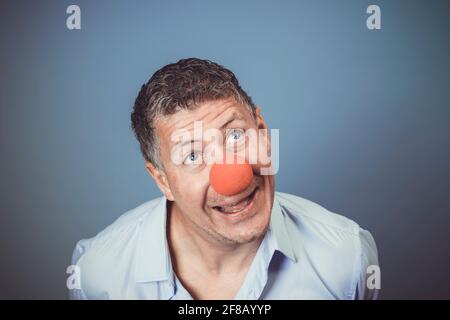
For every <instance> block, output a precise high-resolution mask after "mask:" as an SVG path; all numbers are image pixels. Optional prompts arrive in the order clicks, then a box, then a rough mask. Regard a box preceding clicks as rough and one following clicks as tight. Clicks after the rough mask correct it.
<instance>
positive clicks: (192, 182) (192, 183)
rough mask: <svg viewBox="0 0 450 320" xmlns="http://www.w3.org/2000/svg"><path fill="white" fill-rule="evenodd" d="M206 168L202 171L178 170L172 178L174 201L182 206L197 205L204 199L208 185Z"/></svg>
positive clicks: (190, 206)
mask: <svg viewBox="0 0 450 320" xmlns="http://www.w3.org/2000/svg"><path fill="white" fill-rule="evenodd" d="M206 171H207V170H206V169H205V170H203V171H202V172H196V173H195V174H194V173H184V172H179V173H177V175H176V176H175V177H174V178H173V181H174V183H173V184H174V189H175V190H174V196H175V201H176V202H178V203H179V204H180V205H183V206H184V207H189V208H192V207H197V208H198V207H199V206H201V205H203V203H204V201H205V195H206V191H207V190H208V186H209V175H208V172H209V171H208V172H206Z"/></svg>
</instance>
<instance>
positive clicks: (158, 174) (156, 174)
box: [145, 161, 174, 201]
mask: <svg viewBox="0 0 450 320" xmlns="http://www.w3.org/2000/svg"><path fill="white" fill-rule="evenodd" d="M145 169H146V170H147V172H148V174H149V175H150V176H151V177H152V178H153V180H155V183H156V185H157V186H158V188H159V190H161V192H162V193H163V194H164V195H165V196H166V198H167V199H168V200H170V201H174V197H173V194H172V191H171V189H170V185H169V182H168V180H167V176H166V173H165V172H164V171H162V170H160V169H157V168H156V167H155V166H154V165H153V164H152V163H151V162H149V161H146V162H145Z"/></svg>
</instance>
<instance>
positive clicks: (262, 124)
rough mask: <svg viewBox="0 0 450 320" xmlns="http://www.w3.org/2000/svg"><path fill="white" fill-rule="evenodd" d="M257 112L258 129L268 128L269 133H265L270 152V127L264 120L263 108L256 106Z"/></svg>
mask: <svg viewBox="0 0 450 320" xmlns="http://www.w3.org/2000/svg"><path fill="white" fill-rule="evenodd" d="M255 113H256V126H257V127H258V129H266V130H267V134H266V135H265V140H266V141H265V143H266V146H267V152H268V153H269V154H270V151H271V149H272V148H271V143H270V139H269V127H267V125H266V122H265V121H264V118H263V116H262V115H261V108H260V107H258V106H256V108H255Z"/></svg>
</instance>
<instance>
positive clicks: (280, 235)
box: [135, 193, 297, 282]
mask: <svg viewBox="0 0 450 320" xmlns="http://www.w3.org/2000/svg"><path fill="white" fill-rule="evenodd" d="M167 201H168V200H167V198H166V197H164V196H163V197H161V198H159V201H158V203H157V205H156V207H153V208H152V209H150V211H151V212H147V213H146V214H145V215H144V218H143V220H142V222H141V225H140V229H139V234H138V237H139V240H138V245H137V252H136V265H135V272H136V273H135V274H136V282H152V281H165V280H169V281H171V282H173V281H174V279H173V269H172V264H171V259H170V252H169V246H168V242H167V233H166V230H167V229H166V228H167ZM288 221H289V220H287V217H286V215H285V213H284V211H283V209H282V207H281V205H280V203H279V200H278V198H277V195H276V193H275V199H274V203H273V207H272V213H271V218H270V224H269V229H270V231H271V232H269V233H268V234H267V236H268V237H269V238H270V239H269V241H270V242H271V243H273V249H274V250H278V251H280V252H281V253H283V254H284V255H285V256H286V257H288V258H289V259H291V260H292V261H294V262H297V259H296V256H295V254H294V250H293V248H292V242H291V239H290V237H289V230H288V228H287V224H288Z"/></svg>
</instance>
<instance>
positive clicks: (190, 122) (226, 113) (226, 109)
mask: <svg viewBox="0 0 450 320" xmlns="http://www.w3.org/2000/svg"><path fill="white" fill-rule="evenodd" d="M233 116H234V117H236V118H237V119H241V120H243V121H245V120H250V119H251V118H252V116H251V114H250V111H249V110H248V108H247V107H246V106H245V105H243V104H242V103H239V102H237V101H236V100H235V99H234V98H230V99H224V100H214V101H208V102H205V103H202V104H200V105H199V106H198V107H196V108H195V109H193V110H180V111H178V112H177V113H175V114H173V115H170V116H165V117H162V118H160V119H157V120H156V121H155V127H156V131H157V134H158V136H159V138H160V140H161V141H164V140H166V139H168V140H170V136H171V134H172V133H173V132H175V131H176V130H181V129H186V130H193V128H194V123H195V122H196V121H202V125H203V128H215V127H218V126H220V125H221V122H222V121H223V120H224V119H227V118H231V117H233ZM168 140H167V141H168Z"/></svg>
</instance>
